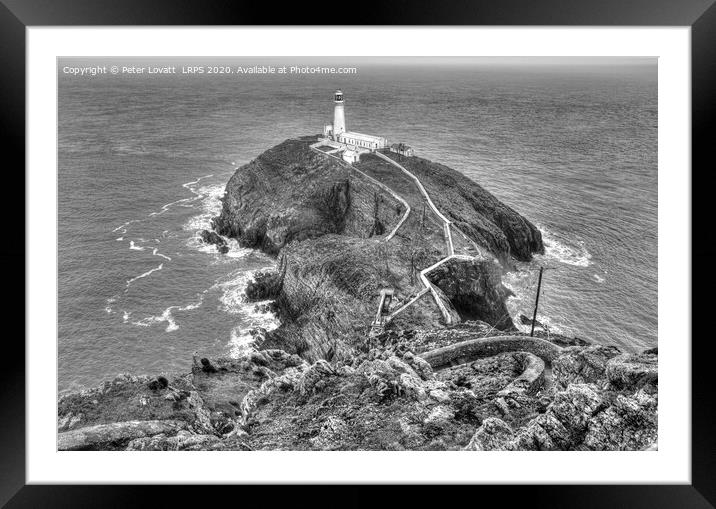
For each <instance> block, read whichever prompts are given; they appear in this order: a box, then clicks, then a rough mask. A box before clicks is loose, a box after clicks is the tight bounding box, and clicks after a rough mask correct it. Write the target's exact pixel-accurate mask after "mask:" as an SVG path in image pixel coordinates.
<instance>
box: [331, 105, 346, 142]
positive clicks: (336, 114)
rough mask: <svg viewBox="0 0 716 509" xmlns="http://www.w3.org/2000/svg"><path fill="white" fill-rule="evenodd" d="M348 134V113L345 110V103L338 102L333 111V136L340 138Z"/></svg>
mask: <svg viewBox="0 0 716 509" xmlns="http://www.w3.org/2000/svg"><path fill="white" fill-rule="evenodd" d="M344 132H346V113H345V111H344V109H343V101H342V100H341V101H340V102H338V101H336V107H335V108H334V110H333V136H334V137H338V136H340V135H341V134H342V133H344Z"/></svg>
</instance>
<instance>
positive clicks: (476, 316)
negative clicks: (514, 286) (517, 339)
mask: <svg viewBox="0 0 716 509" xmlns="http://www.w3.org/2000/svg"><path fill="white" fill-rule="evenodd" d="M428 279H429V280H430V282H431V283H433V284H434V285H435V286H437V287H438V288H440V290H442V291H443V293H444V294H445V296H446V297H447V299H448V300H449V301H450V303H451V304H452V305H453V307H454V308H455V310H456V311H457V312H458V314H459V315H460V318H461V319H462V320H481V321H483V322H486V323H489V324H490V325H493V326H494V327H495V328H497V329H500V330H508V331H509V330H516V328H515V325H514V323H512V319H511V318H510V313H509V312H508V311H507V306H506V305H505V301H506V300H507V298H508V297H509V296H510V291H509V290H508V289H507V288H506V287H505V286H503V285H502V279H501V271H500V268H499V267H498V266H497V265H496V264H494V263H492V262H490V261H477V260H474V261H464V260H458V259H454V260H451V261H449V262H447V263H444V264H443V265H441V266H440V267H438V268H437V269H435V270H433V271H432V272H430V273H429V274H428Z"/></svg>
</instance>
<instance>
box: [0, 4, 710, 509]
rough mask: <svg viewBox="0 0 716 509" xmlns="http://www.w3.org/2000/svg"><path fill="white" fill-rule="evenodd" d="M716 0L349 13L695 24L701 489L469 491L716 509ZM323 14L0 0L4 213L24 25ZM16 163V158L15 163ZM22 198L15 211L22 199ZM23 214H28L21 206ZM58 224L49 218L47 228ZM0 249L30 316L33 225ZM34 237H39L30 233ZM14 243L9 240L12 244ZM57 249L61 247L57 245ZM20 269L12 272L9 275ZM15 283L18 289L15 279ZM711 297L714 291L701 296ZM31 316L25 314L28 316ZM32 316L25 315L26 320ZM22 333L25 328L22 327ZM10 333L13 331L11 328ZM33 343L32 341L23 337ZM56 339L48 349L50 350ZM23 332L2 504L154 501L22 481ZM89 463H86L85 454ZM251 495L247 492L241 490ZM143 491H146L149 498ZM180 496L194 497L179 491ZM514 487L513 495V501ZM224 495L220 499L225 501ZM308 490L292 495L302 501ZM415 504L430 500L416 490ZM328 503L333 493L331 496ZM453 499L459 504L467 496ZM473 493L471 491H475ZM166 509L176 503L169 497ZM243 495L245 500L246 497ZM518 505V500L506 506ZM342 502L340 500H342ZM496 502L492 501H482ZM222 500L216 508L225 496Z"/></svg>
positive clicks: (383, 18)
mask: <svg viewBox="0 0 716 509" xmlns="http://www.w3.org/2000/svg"><path fill="white" fill-rule="evenodd" d="M714 1H715V0H602V1H599V2H597V1H593V0H592V1H589V0H539V1H537V0H494V1H490V2H487V1H469V0H450V1H441V2H429V1H413V2H408V1H406V0H399V1H389V2H381V3H372V2H367V3H365V2H364V3H363V4H362V5H363V8H362V9H360V10H356V11H355V12H352V13H351V16H350V17H349V18H345V21H349V22H350V24H351V25H456V26H457V25H532V26H539V25H551V26H555V25H559V26H610V25H621V26H689V27H691V44H692V48H691V49H692V55H691V58H692V68H691V71H692V111H691V113H692V117H691V118H692V173H691V179H692V180H691V181H692V246H691V250H692V251H691V252H692V267H691V268H692V274H698V281H696V280H694V279H693V277H692V316H696V317H702V320H699V321H698V322H697V321H693V320H692V327H693V329H692V338H675V339H677V340H680V341H684V342H685V343H686V342H687V341H689V340H691V346H692V368H693V372H692V405H691V408H692V450H691V458H692V484H691V485H644V486H530V487H509V488H507V487H505V486H502V487H499V486H498V487H479V488H477V487H468V488H466V490H467V489H470V490H475V489H479V490H480V497H482V496H484V495H483V493H485V492H488V493H489V492H494V494H495V495H497V496H498V497H499V498H498V499H501V500H502V501H503V502H502V503H501V505H504V503H509V502H518V503H520V504H522V503H529V504H530V505H536V506H541V505H543V504H544V505H549V506H550V507H584V508H592V507H594V508H596V507H630V508H639V507H645V508H646V507H648V508H658V507H694V508H696V507H704V508H706V507H716V481H715V479H716V438H715V437H714V433H713V428H714V424H716V418H715V417H714V395H713V392H712V391H711V387H712V386H713V383H711V382H710V381H709V380H710V377H709V374H710V371H711V370H712V360H711V359H712V357H711V355H710V354H711V351H712V349H711V345H710V335H709V334H707V333H706V331H705V330H703V331H701V332H699V329H698V326H701V327H705V326H706V325H707V324H704V323H703V322H704V320H703V317H708V316H709V311H710V309H709V308H710V305H709V304H710V303H709V299H708V298H701V299H700V298H698V297H699V291H698V290H699V289H708V288H711V287H713V284H712V283H714V275H713V269H710V268H709V265H710V263H711V262H712V260H714V259H716V248H714V245H713V242H712V240H713V237H714V234H713V233H711V232H712V231H713V228H712V227H711V226H710V222H711V220H710V218H711V214H709V213H710V211H711V207H710V204H709V201H708V200H707V199H706V198H707V195H706V193H709V191H710V187H711V186H709V184H710V181H709V176H710V168H711V166H713V165H712V163H711V162H710V161H709V156H710V155H711V154H710V152H711V146H712V145H713V144H714V141H713V140H714V134H715V133H714V124H715V120H714V119H715V118H716V101H715V100H714V97H715V95H716V94H715V93H714V90H716V5H714ZM328 14H329V15H328V16H325V17H324V19H321V18H320V17H316V16H317V13H315V12H313V10H312V9H310V8H309V5H308V4H305V3H297V2H296V3H281V4H278V3H276V4H274V3H272V2H264V3H252V4H248V3H244V2H226V1H222V2H219V1H217V2H208V1H206V0H204V1H201V0H152V1H147V0H114V1H112V0H75V1H72V0H0V48H1V49H0V91H1V99H0V101H2V105H1V107H0V120H1V121H0V134H1V136H0V140H2V141H1V142H0V143H2V146H3V150H2V154H3V162H4V164H3V165H2V167H3V169H4V170H5V171H4V173H5V175H4V180H5V182H6V185H8V186H12V187H11V189H14V190H15V192H14V193H8V194H13V195H14V197H9V198H3V202H4V205H5V206H6V207H7V211H6V216H5V217H10V218H15V217H17V216H18V213H17V211H18V210H23V211H24V210H25V207H24V202H23V203H22V204H20V203H19V202H22V201H23V200H24V193H19V192H17V190H18V189H21V188H22V189H24V188H25V183H24V177H23V176H24V172H23V169H24V163H25V143H24V141H25V55H26V54H25V49H26V48H25V45H26V39H25V29H26V28H27V27H32V26H78V25H79V26H83V25H84V26H86V25H95V26H102V25H145V26H147V25H250V24H259V25H262V24H270V25H280V24H300V23H305V24H310V25H316V24H327V25H328V24H333V25H335V24H341V23H337V22H340V21H341V19H340V18H339V17H336V16H335V15H332V14H333V13H328ZM9 161H14V162H12V163H10V162H9ZM13 200H18V203H13ZM20 206H22V209H20V208H19V207H20ZM50 220H54V218H48V221H50ZM13 229H14V230H15V231H14V232H12V233H11V232H8V233H7V236H6V241H5V242H3V243H2V246H1V247H0V253H1V255H0V256H1V259H2V261H3V262H4V266H5V267H6V270H5V272H6V273H7V274H8V275H7V276H6V279H5V282H6V291H7V292H10V288H12V291H11V293H12V294H13V296H12V298H11V299H8V301H9V302H8V303H9V304H10V306H9V307H7V308H6V311H5V312H6V316H7V317H8V318H7V321H8V322H11V321H13V320H12V318H11V317H13V316H19V315H20V313H21V312H22V311H23V310H24V309H25V308H24V306H25V299H24V295H25V291H24V290H23V292H22V295H23V298H22V299H21V298H20V297H19V296H18V295H17V294H18V293H19V292H17V290H15V288H20V285H21V284H22V285H23V286H22V288H24V278H23V281H20V278H21V276H20V271H19V270H17V269H14V268H15V267H18V266H23V267H25V268H26V265H25V255H26V253H25V247H24V246H25V243H24V240H25V235H26V233H25V229H24V228H23V233H22V234H20V235H21V236H22V242H20V241H19V239H18V238H17V237H18V236H19V235H18V234H17V230H18V229H19V228H18V227H17V226H15V227H14V228H13ZM32 234H33V235H36V234H40V233H39V232H32ZM10 237H12V239H11V241H10ZM49 241H50V242H51V241H52V239H49ZM9 267H13V268H9ZM12 277H16V278H17V279H18V281H17V285H15V284H13V283H15V282H14V281H12V280H11V279H9V278H12ZM704 295H706V294H705V293H704ZM21 308H22V309H21ZM23 314H24V313H23ZM23 329H24V328H23ZM6 330H9V329H6ZM23 336H24V334H23ZM53 341H54V340H53V339H51V338H48V345H49V344H53ZM23 345H24V343H23V342H22V341H21V339H20V335H19V334H5V341H4V344H3V350H4V351H5V362H4V363H3V367H2V369H0V402H2V403H1V411H0V430H1V433H0V506H5V507H9V508H10V507H12V508H15V507H65V506H67V507H75V508H76V507H104V506H107V507H128V506H141V505H144V503H143V502H146V503H150V502H151V501H150V499H149V498H147V497H146V496H145V495H144V492H142V493H141V494H140V493H139V488H138V487H130V486H37V485H26V482H25V445H26V444H25V424H26V423H25V349H24V346H23ZM88 459H89V458H88ZM241 489H242V490H244V489H245V488H241ZM144 491H146V488H145V490H144ZM172 491H173V495H174V496H179V497H184V496H185V490H183V489H181V488H179V487H175V488H173V489H172ZM506 491H508V492H509V497H506V496H505V493H506ZM220 492H221V490H219V491H217V492H215V493H214V496H216V494H217V493H220ZM301 493H302V490H298V491H296V492H294V496H296V497H299V498H300V497H302V496H303V495H301ZM411 493H412V494H411V495H405V496H406V497H408V498H405V499H404V500H403V502H402V503H403V504H405V503H409V498H411V497H415V498H416V499H417V498H423V497H424V495H423V494H422V491H421V490H420V489H414V490H412V492H411ZM326 496H329V495H326ZM452 496H457V497H459V496H460V494H459V492H456V493H453V494H452V495H451V497H452ZM468 496H471V497H473V496H474V491H473V492H472V494H470V495H468ZM162 498H163V500H164V504H162V505H168V504H169V503H170V502H169V498H165V494H164V493H163V494H162ZM243 498H244V495H242V499H243ZM505 498H509V500H505ZM334 500H335V499H334ZM339 500H341V504H342V505H343V504H346V503H348V504H350V505H366V504H367V503H372V502H371V501H370V500H369V497H368V496H366V495H363V494H362V492H359V489H358V487H351V488H347V489H346V490H345V491H343V492H342V495H341V496H340V499H339ZM487 500H489V499H487V498H485V501H487ZM217 502H218V500H217Z"/></svg>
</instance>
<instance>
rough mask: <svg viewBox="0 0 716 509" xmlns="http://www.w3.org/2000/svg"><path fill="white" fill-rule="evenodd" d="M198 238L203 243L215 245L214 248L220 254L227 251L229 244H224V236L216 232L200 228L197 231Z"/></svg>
mask: <svg viewBox="0 0 716 509" xmlns="http://www.w3.org/2000/svg"><path fill="white" fill-rule="evenodd" d="M199 238H201V240H202V242H204V243H205V244H213V245H215V246H216V249H217V250H218V251H219V252H220V253H222V254H226V253H228V252H229V246H228V245H227V244H226V240H224V238H223V237H222V236H221V235H219V234H218V233H216V232H213V231H210V230H201V231H200V232H199Z"/></svg>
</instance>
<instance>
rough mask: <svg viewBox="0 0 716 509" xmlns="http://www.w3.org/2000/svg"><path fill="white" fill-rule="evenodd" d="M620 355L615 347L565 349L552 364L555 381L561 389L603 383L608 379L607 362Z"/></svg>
mask: <svg viewBox="0 0 716 509" xmlns="http://www.w3.org/2000/svg"><path fill="white" fill-rule="evenodd" d="M619 353H620V352H619V349H618V348H617V347H615V346H601V345H594V346H588V347H586V348H583V347H568V348H564V349H563V350H562V352H561V354H560V355H559V357H557V358H556V359H555V360H554V362H553V363H552V373H553V375H554V379H555V381H556V382H557V383H558V384H559V385H560V386H561V387H567V386H568V385H569V384H572V383H578V384H582V383H598V382H602V381H604V379H605V378H606V375H605V373H606V369H607V362H609V360H610V359H612V358H613V357H616V356H617V355H619Z"/></svg>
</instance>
